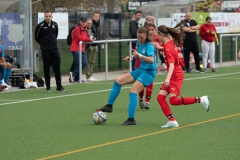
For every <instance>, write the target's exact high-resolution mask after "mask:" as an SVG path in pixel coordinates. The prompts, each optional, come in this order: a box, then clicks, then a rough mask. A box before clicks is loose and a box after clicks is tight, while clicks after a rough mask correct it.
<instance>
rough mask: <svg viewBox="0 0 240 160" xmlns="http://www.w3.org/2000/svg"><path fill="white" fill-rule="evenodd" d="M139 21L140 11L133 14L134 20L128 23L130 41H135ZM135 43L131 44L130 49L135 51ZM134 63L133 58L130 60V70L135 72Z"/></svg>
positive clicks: (134, 59)
mask: <svg viewBox="0 0 240 160" xmlns="http://www.w3.org/2000/svg"><path fill="white" fill-rule="evenodd" d="M140 19H141V12H140V11H136V12H135V13H134V19H133V20H131V21H130V25H129V32H128V33H129V37H130V38H131V39H137V30H138V27H139V26H140V24H139V23H138V21H139V20H140ZM136 43H137V42H136V41H134V42H132V49H135V47H136ZM135 62H136V58H135V57H133V60H132V70H135Z"/></svg>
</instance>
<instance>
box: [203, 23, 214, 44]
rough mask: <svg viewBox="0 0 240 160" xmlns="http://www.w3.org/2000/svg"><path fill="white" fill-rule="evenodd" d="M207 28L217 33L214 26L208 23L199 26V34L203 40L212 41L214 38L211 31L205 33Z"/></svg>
mask: <svg viewBox="0 0 240 160" xmlns="http://www.w3.org/2000/svg"><path fill="white" fill-rule="evenodd" d="M208 30H211V31H214V32H216V33H217V31H216V28H215V26H214V25H213V24H210V25H208V24H203V25H201V27H200V30H199V35H200V36H201V37H202V39H203V40H205V41H207V42H214V40H215V39H214V35H213V34H212V33H211V32H209V33H207V31H208Z"/></svg>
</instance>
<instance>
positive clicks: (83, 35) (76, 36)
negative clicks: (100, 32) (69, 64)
mask: <svg viewBox="0 0 240 160" xmlns="http://www.w3.org/2000/svg"><path fill="white" fill-rule="evenodd" d="M80 30H81V31H80ZM80 41H83V42H91V39H90V38H89V37H88V33H87V30H86V29H85V28H84V27H83V26H79V25H76V27H75V28H74V29H73V31H72V44H71V46H70V51H71V52H78V51H79V42H80ZM82 52H85V44H82Z"/></svg>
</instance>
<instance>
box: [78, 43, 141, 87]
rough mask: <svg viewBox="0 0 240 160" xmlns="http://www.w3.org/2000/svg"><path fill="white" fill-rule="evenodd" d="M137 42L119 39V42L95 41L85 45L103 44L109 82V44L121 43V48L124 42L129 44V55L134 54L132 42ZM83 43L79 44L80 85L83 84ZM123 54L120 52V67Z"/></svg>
mask: <svg viewBox="0 0 240 160" xmlns="http://www.w3.org/2000/svg"><path fill="white" fill-rule="evenodd" d="M133 41H137V40H136V39H119V40H102V41H94V42H91V43H90V42H85V44H103V45H104V49H105V64H104V65H105V80H108V67H109V46H108V45H109V43H119V45H120V46H121V43H122V42H128V43H129V47H128V52H126V53H128V54H127V55H129V56H130V55H131V54H132V42H133ZM83 43H84V42H83V41H80V42H79V83H82V45H83ZM122 59H123V56H122V53H121V52H119V66H120V65H121V63H122ZM129 70H130V71H131V70H132V61H129Z"/></svg>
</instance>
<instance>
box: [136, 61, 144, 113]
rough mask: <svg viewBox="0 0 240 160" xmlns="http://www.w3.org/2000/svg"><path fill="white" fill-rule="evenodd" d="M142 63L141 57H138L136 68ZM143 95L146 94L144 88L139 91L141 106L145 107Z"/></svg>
mask: <svg viewBox="0 0 240 160" xmlns="http://www.w3.org/2000/svg"><path fill="white" fill-rule="evenodd" d="M140 64H141V60H140V58H136V62H135V68H136V69H137V68H139V66H140ZM143 95H144V89H143V90H141V91H140V92H139V107H140V108H141V109H144V102H143Z"/></svg>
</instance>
